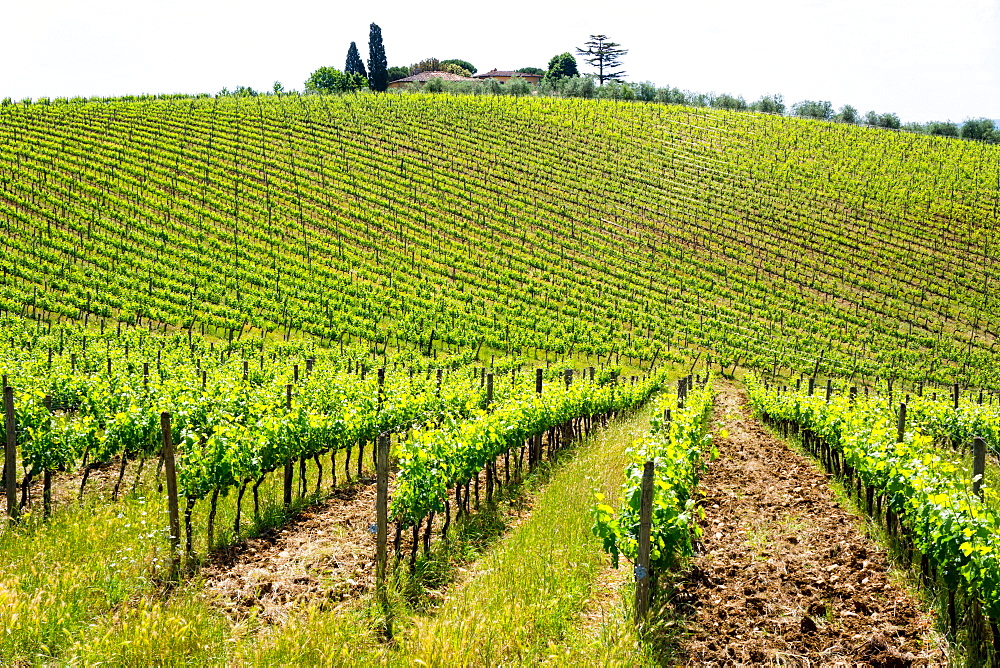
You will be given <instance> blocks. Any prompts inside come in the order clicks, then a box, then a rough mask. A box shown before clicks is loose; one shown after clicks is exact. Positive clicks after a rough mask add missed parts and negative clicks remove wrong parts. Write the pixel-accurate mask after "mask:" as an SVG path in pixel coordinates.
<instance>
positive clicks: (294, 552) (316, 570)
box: [202, 478, 375, 622]
mask: <svg viewBox="0 0 1000 668" xmlns="http://www.w3.org/2000/svg"><path fill="white" fill-rule="evenodd" d="M374 508H375V481H374V479H373V478H362V479H360V480H356V481H355V482H354V483H353V484H351V485H349V486H346V487H341V488H339V489H337V490H336V491H335V492H334V494H333V495H332V496H331V497H330V498H329V499H326V500H325V501H323V502H322V503H320V504H318V505H316V506H312V507H310V508H307V509H305V510H303V511H302V512H301V513H299V515H298V516H296V517H295V519H293V520H292V521H291V522H288V523H287V524H285V525H283V526H281V527H278V528H276V529H272V530H270V531H268V532H265V533H263V534H261V535H259V536H256V537H253V538H248V539H247V540H246V541H244V542H242V543H240V544H239V545H237V546H234V547H233V548H232V549H230V550H229V551H228V552H225V553H222V554H217V555H215V557H214V559H213V561H212V563H211V564H210V565H208V566H206V567H205V568H204V569H202V574H203V575H204V577H205V589H206V591H208V592H210V593H212V594H215V595H216V596H217V597H218V598H217V601H218V603H219V605H221V606H222V607H223V608H225V609H227V611H228V612H229V613H230V614H231V615H232V616H234V617H236V618H240V617H243V616H245V615H246V614H247V613H248V612H249V611H251V610H254V609H255V610H256V611H257V613H258V615H259V617H260V618H262V619H264V620H266V621H270V622H282V621H284V620H285V617H286V616H287V615H288V612H289V610H290V609H291V608H292V607H295V606H298V605H301V604H302V603H304V602H306V601H316V600H325V601H328V602H329V603H330V604H331V605H336V604H338V603H340V602H341V601H344V600H348V599H350V598H353V597H355V596H357V595H358V594H360V593H363V592H365V591H367V590H368V589H369V588H370V587H372V586H373V583H374V572H375V568H374V562H373V559H374V554H375V536H374V534H373V532H372V531H371V524H372V522H373V521H374V517H375V511H374Z"/></svg>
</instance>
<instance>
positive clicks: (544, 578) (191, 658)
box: [0, 411, 655, 665]
mask: <svg viewBox="0 0 1000 668" xmlns="http://www.w3.org/2000/svg"><path fill="white" fill-rule="evenodd" d="M648 419H649V415H648V411H641V412H640V413H639V414H636V415H634V416H632V417H628V418H624V419H619V420H615V421H613V422H612V423H611V424H610V425H609V427H608V429H606V430H598V431H597V432H595V433H594V434H593V435H592V436H591V437H589V438H588V439H586V440H585V441H583V442H582V443H580V444H578V445H577V446H574V448H573V449H571V450H568V451H564V452H563V453H562V454H561V456H560V457H559V458H558V461H556V462H555V463H552V464H551V465H550V464H548V463H546V464H545V465H543V466H542V467H541V468H540V470H539V471H538V472H537V473H536V474H534V475H532V476H530V477H529V478H528V479H527V480H526V482H525V484H524V486H523V487H522V488H520V489H511V490H504V491H501V492H500V493H499V495H498V503H497V507H496V508H495V509H488V508H487V507H486V504H485V503H484V504H483V507H482V511H481V512H479V513H476V514H474V515H472V516H470V517H468V518H466V519H465V520H463V521H462V522H460V523H458V524H457V525H454V528H455V530H453V531H452V532H451V536H450V537H449V540H447V541H440V540H438V541H436V542H435V543H434V544H433V546H432V550H431V552H430V553H429V554H427V555H422V556H421V557H420V558H419V560H418V564H417V568H416V571H415V573H413V574H409V573H408V572H407V569H406V567H405V562H404V565H403V567H402V568H401V569H399V571H398V572H397V575H396V576H395V579H394V582H393V585H392V588H391V589H392V591H391V594H390V596H391V604H392V610H393V615H394V621H395V628H396V632H397V633H396V640H395V642H394V643H386V642H384V641H383V639H382V638H381V634H380V629H381V628H382V624H383V617H382V614H381V610H380V609H378V607H377V606H376V605H375V604H374V602H373V601H372V599H371V598H367V597H366V598H363V599H360V600H356V601H352V602H349V603H347V604H345V605H340V606H338V607H336V608H332V607H330V606H328V605H325V604H323V603H319V602H318V603H316V604H312V605H307V606H304V607H303V608H301V609H299V610H296V611H295V612H294V613H293V615H292V617H291V618H290V619H289V621H288V622H287V623H285V624H283V625H280V626H268V625H265V624H263V623H262V622H260V621H258V620H257V619H256V618H255V617H254V616H253V615H251V616H250V617H248V618H246V619H243V620H240V621H236V620H232V619H229V618H227V617H226V616H225V615H224V614H222V612H220V610H219V609H218V608H217V607H215V606H213V605H212V602H211V600H210V598H209V596H208V594H206V591H205V589H204V587H203V586H202V583H201V582H200V581H199V579H198V576H197V574H196V573H195V574H193V575H189V576H188V577H187V578H186V579H185V580H183V581H182V582H181V583H180V584H179V585H172V584H170V583H169V582H168V581H167V575H168V573H169V568H168V560H169V553H168V549H167V541H166V537H165V533H164V532H165V528H164V527H165V526H166V524H167V522H166V507H165V502H164V498H163V496H162V495H160V494H157V493H155V485H156V482H155V480H153V472H152V471H153V470H154V469H155V467H150V466H148V467H146V475H145V476H144V479H143V481H142V482H141V483H140V485H139V487H138V493H135V494H127V495H125V497H124V498H123V499H121V500H120V501H119V502H118V503H109V502H108V501H107V499H105V498H104V495H103V493H98V492H97V491H96V489H91V490H88V495H87V500H86V502H85V503H84V504H77V503H68V504H65V505H62V506H60V507H58V508H57V510H56V513H55V515H54V516H53V518H52V519H51V520H50V521H48V522H43V521H41V518H39V517H38V516H36V515H30V514H29V515H28V516H27V517H26V518H25V519H24V521H23V522H22V524H21V525H20V526H18V527H16V528H12V529H11V528H9V529H7V530H5V531H3V532H2V533H0V573H2V575H0V624H2V626H3V628H4V629H5V630H6V633H4V634H0V662H2V663H4V664H7V665H9V664H34V663H52V662H55V663H60V664H63V663H72V664H81V665H93V664H104V665H149V664H165V665H206V664H209V665H211V664H252V665H275V664H284V665H288V664H298V665H372V664H380V663H384V664H406V665H412V664H414V663H416V662H423V663H424V664H428V665H455V664H456V663H460V664H470V665H491V664H496V663H503V664H511V663H516V664H526V663H551V664H555V665H635V664H636V662H637V661H644V662H646V663H650V664H653V663H655V662H654V661H653V660H652V655H651V653H650V650H649V649H647V648H645V646H644V645H642V644H641V643H640V642H639V639H638V638H637V636H636V634H635V631H634V627H633V625H632V622H631V619H630V611H629V606H628V605H626V604H625V599H626V598H628V594H627V592H628V589H629V588H628V586H627V585H626V586H624V587H622V593H625V594H626V596H624V597H622V596H619V595H616V596H617V598H616V599H612V601H613V602H612V603H611V604H610V605H608V604H607V603H605V604H604V605H605V607H606V608H607V609H606V610H605V611H604V612H603V617H602V618H601V621H600V623H599V624H594V623H593V622H591V623H590V624H586V623H584V618H583V616H582V613H583V611H584V609H585V608H586V607H588V606H591V607H592V606H593V605H595V604H594V603H593V602H592V600H591V599H592V598H594V597H595V596H596V595H597V594H599V592H598V591H597V590H596V589H595V587H596V586H597V584H596V583H597V582H598V581H599V576H601V574H602V571H603V570H605V569H607V568H608V563H609V562H608V558H607V556H606V555H605V554H604V552H603V551H602V549H601V545H600V542H599V541H598V540H597V539H596V538H595V537H594V536H593V535H592V533H591V523H592V519H591V516H590V506H591V505H592V503H593V494H594V492H596V491H600V492H601V493H603V494H605V495H606V496H609V497H611V498H616V496H617V494H618V493H619V487H620V484H621V479H622V472H623V471H624V467H625V463H626V455H625V451H626V449H627V448H628V446H629V445H630V443H631V442H632V440H633V438H635V437H636V436H638V435H639V434H641V433H643V432H644V431H645V430H647V429H648ZM342 462H343V459H342V457H341V458H338V468H340V469H341V472H342V466H343V463H342ZM310 466H311V468H310V470H309V478H310V479H311V480H313V484H314V476H315V470H314V468H312V464H310ZM130 472H131V471H130ZM272 478H273V480H269V481H268V482H266V483H265V484H264V485H263V486H262V487H261V492H262V496H261V501H262V513H261V517H260V519H259V521H258V522H255V521H254V519H253V507H252V499H251V497H250V495H249V493H248V494H247V496H246V497H245V498H244V505H243V517H244V527H245V528H244V529H243V531H241V535H243V536H246V535H250V534H253V533H256V532H259V531H261V530H263V529H265V528H267V527H269V526H275V525H278V524H280V523H282V522H283V521H285V515H284V514H283V513H282V512H280V508H279V507H277V505H276V504H277V503H278V501H279V499H280V496H279V495H280V493H281V492H280V487H281V481H280V476H272ZM324 479H325V480H326V481H327V482H326V484H325V486H326V485H328V484H329V480H330V478H329V471H328V467H327V471H326V473H325V478H324ZM341 479H342V473H341ZM126 480H131V478H127V479H126ZM310 490H312V486H310ZM234 497H235V495H234V494H233V495H230V496H229V497H226V498H223V499H220V506H219V512H218V518H217V529H216V540H217V542H219V543H221V544H229V543H232V542H234V541H235V540H236V537H234V536H233V534H232V520H233V517H234V513H235V498H234ZM309 500H310V497H306V498H305V499H303V500H302V501H301V502H300V503H307V502H308V501H309ZM511 509H514V510H519V511H521V512H511ZM207 512H208V507H207V503H199V504H198V506H196V508H195V517H194V527H195V548H196V553H198V554H199V555H202V556H203V555H204V550H205V523H206V516H207ZM521 517H523V518H524V519H523V521H521V520H520V519H519V518H521ZM512 522H513V523H515V524H516V526H515V527H514V528H513V529H512V528H511V524H512ZM517 522H520V523H519V524H517ZM199 558H200V557H199ZM623 568H625V569H626V570H627V569H628V565H627V564H625V565H623ZM622 577H624V578H625V579H626V580H627V579H628V578H627V573H626V574H624V575H623V576H622Z"/></svg>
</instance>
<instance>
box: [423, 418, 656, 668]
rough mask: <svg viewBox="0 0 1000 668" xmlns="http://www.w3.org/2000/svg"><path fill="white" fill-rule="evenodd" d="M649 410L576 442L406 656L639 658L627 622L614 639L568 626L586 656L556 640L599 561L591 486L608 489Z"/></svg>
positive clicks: (469, 661) (446, 659)
mask: <svg viewBox="0 0 1000 668" xmlns="http://www.w3.org/2000/svg"><path fill="white" fill-rule="evenodd" d="M648 418H649V416H648V412H647V411H641V412H640V413H639V414H638V415H636V416H634V417H631V418H628V419H625V420H622V421H618V422H616V423H615V424H613V425H612V426H611V427H610V428H609V429H607V430H605V431H602V432H601V433H599V434H597V435H596V436H594V437H593V438H591V439H589V440H588V442H586V443H585V444H583V445H581V446H580V447H579V450H578V451H577V453H576V455H575V456H574V457H573V458H572V459H571V460H570V461H568V462H566V463H565V465H564V466H563V467H562V468H561V470H559V471H558V472H557V473H556V474H555V475H553V477H552V479H551V481H550V482H549V484H548V486H547V487H546V488H545V489H544V490H543V491H542V493H541V494H540V495H539V496H538V498H537V500H536V503H535V506H534V508H533V509H532V513H531V517H530V518H529V519H528V520H527V521H525V522H524V523H523V524H522V525H520V526H519V527H518V528H517V529H515V530H514V532H513V533H512V534H511V535H510V536H509V537H508V538H507V539H506V540H504V541H503V542H502V543H501V544H500V545H499V546H498V547H497V549H496V550H494V551H493V552H491V553H490V554H488V555H487V556H486V557H485V558H484V559H482V560H481V561H480V562H479V564H477V568H476V577H474V578H473V579H472V580H471V581H470V582H469V583H468V584H467V585H466V586H464V587H462V588H460V589H459V590H458V591H457V592H455V594H454V598H452V599H451V600H449V601H448V602H447V603H445V604H444V606H443V607H442V609H441V610H440V612H439V613H438V614H437V615H434V616H433V617H430V618H427V619H425V620H420V621H418V622H417V623H416V624H415V626H414V629H413V632H412V637H411V639H410V640H409V642H408V643H407V645H406V652H405V653H406V655H407V659H408V660H409V661H413V662H416V661H418V660H419V661H421V662H423V663H425V664H428V665H494V664H501V663H502V664H510V663H537V662H539V661H545V660H558V659H559V657H560V656H564V657H566V658H569V657H572V659H573V661H572V662H573V663H576V662H577V661H581V660H583V661H586V662H588V663H590V662H596V663H598V664H601V665H607V664H608V663H609V662H610V663H615V658H616V657H617V658H619V659H621V660H622V661H623V662H627V663H629V664H631V665H635V664H636V663H639V662H641V656H640V655H639V654H638V650H639V645H638V643H637V640H636V637H635V633H634V631H632V629H631V626H629V625H628V624H621V626H622V628H621V629H619V630H620V631H621V632H620V633H619V634H616V635H615V637H603V638H602V636H601V634H600V633H599V632H597V631H595V634H594V636H592V637H591V636H588V635H587V634H584V635H579V634H577V635H576V636H575V640H576V641H578V642H580V643H582V644H584V645H585V646H586V647H587V652H586V653H585V655H584V653H580V652H577V651H574V647H573V646H572V644H571V645H570V646H566V645H565V644H564V643H565V641H566V640H567V639H568V637H569V636H570V635H571V634H575V633H576V629H577V628H578V627H579V626H580V624H581V618H580V615H581V612H582V611H583V608H584V606H585V605H586V604H587V601H588V599H589V598H590V596H591V594H592V588H593V586H594V581H595V579H596V578H597V575H598V573H599V572H600V571H601V570H602V569H603V568H605V567H606V565H607V563H608V562H607V556H606V555H605V554H604V552H603V550H602V548H601V544H600V541H599V540H598V539H597V538H596V537H595V536H594V535H593V533H592V532H591V527H592V525H593V518H592V517H591V514H590V507H591V505H592V504H593V498H594V496H593V494H594V491H595V490H596V491H600V492H601V493H603V494H605V495H606V496H609V497H612V498H613V497H615V496H617V494H618V493H619V487H620V485H621V476H622V471H623V470H624V469H625V465H626V463H627V458H626V456H625V451H626V449H627V448H628V446H629V445H630V444H631V442H632V440H633V439H634V438H636V437H638V436H639V435H641V434H643V433H645V432H647V431H648V429H649V419H648ZM620 621H621V620H609V623H611V624H615V623H617V622H620ZM560 645H562V646H561V647H560ZM626 660H627V661H626Z"/></svg>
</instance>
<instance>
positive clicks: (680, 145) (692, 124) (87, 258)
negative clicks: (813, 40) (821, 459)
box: [0, 95, 1000, 388]
mask: <svg viewBox="0 0 1000 668" xmlns="http://www.w3.org/2000/svg"><path fill="white" fill-rule="evenodd" d="M0 137H2V141H3V143H4V146H5V149H6V150H5V151H4V154H3V156H2V157H0V221H2V225H3V231H4V235H3V236H4V238H3V243H4V246H5V247H4V249H3V250H4V254H5V256H6V257H7V258H9V261H8V262H6V263H5V264H4V275H3V284H2V292H0V296H2V304H0V307H2V308H3V309H4V310H6V311H8V312H11V313H16V314H20V315H27V316H36V317H40V318H43V319H46V320H48V319H51V318H71V319H76V320H80V321H83V322H92V321H94V320H95V319H100V320H101V321H106V322H115V323H117V322H128V323H133V324H134V323H142V322H147V323H148V324H149V325H150V326H152V325H155V326H159V327H166V328H188V329H197V330H198V331H199V332H200V331H202V330H203V329H207V331H208V332H209V333H211V334H215V335H219V336H222V337H223V338H226V339H228V338H230V337H233V338H235V339H236V340H241V339H242V338H244V337H247V336H260V335H265V336H266V335H275V334H276V333H283V334H284V335H285V336H290V335H291V333H292V332H304V333H307V334H308V335H310V336H312V337H316V338H317V339H318V340H321V341H324V342H327V343H331V342H338V343H339V342H344V341H348V342H349V341H352V340H357V339H358V338H359V337H360V338H363V339H364V340H367V341H372V342H378V343H380V344H381V345H382V346H383V347H384V346H388V345H390V343H392V344H398V342H399V341H409V342H413V343H418V344H420V345H421V346H428V345H429V344H431V343H432V340H437V341H439V342H441V343H442V344H445V345H452V346H467V347H471V346H485V347H486V348H488V349H491V350H495V351H501V352H504V353H508V352H518V353H524V352H529V351H530V352H532V353H537V352H538V351H545V352H546V353H548V352H551V353H554V354H557V355H567V354H572V353H574V352H575V353H582V354H591V355H595V356H600V357H602V358H603V359H605V360H607V359H609V358H610V356H612V355H614V359H615V361H618V360H620V359H622V358H625V359H626V360H628V359H633V360H645V361H648V362H652V361H654V360H655V359H667V358H680V357H687V356H689V355H693V354H697V352H701V351H704V353H705V355H710V356H711V358H712V361H713V362H715V363H718V364H719V365H720V366H721V368H723V369H727V368H731V367H732V366H733V365H737V364H739V365H741V366H750V367H757V368H772V369H773V368H775V367H787V368H792V369H796V370H800V371H803V372H806V373H809V374H816V373H821V374H822V373H825V374H831V375H840V376H851V375H861V376H867V377H874V376H879V377H882V378H897V377H898V378H906V379H910V380H930V381H937V382H948V383H950V382H956V381H957V382H961V383H963V384H971V385H975V386H982V387H990V388H994V387H997V386H998V385H1000V380H998V378H997V377H996V369H995V365H992V364H990V363H989V362H990V359H991V352H992V350H993V346H994V345H995V342H996V339H997V336H998V335H1000V329H998V322H997V316H996V314H995V308H993V306H994V305H993V304H992V303H991V300H990V295H991V293H992V292H993V286H992V285H991V281H992V277H993V276H994V274H995V273H996V271H995V270H996V266H995V258H996V255H997V251H996V247H995V245H994V244H993V242H992V239H991V236H990V234H989V232H990V230H991V225H992V221H994V220H995V218H996V215H997V212H998V207H1000V191H998V185H1000V151H998V150H997V149H996V148H995V147H989V146H985V145H982V144H976V143H969V142H958V141H952V140H947V139H937V138H928V137H918V136H909V135H897V134H893V133H888V132H879V131H873V130H870V129H863V128H857V127H847V126H837V125H834V124H827V123H814V122H806V121H798V120H793V119H787V118H775V117H768V116H759V115H754V114H728V113H724V112H712V111H705V110H693V109H687V108H680V107H669V106H668V107H663V106H658V105H641V104H623V103H613V102H606V103H605V102H589V101H574V100H554V99H553V100H550V99H511V98H506V97H473V98H468V97H466V98H462V97H458V98H450V97H444V98H435V97H434V96H419V95H404V96H393V95H386V96H370V95H365V96H348V97H343V98H331V97H321V96H317V97H298V96H286V97H280V98H274V97H269V98H254V99H202V100H167V101H148V102H115V103H108V104H102V103H83V104H56V105H15V106H11V107H5V108H3V109H0ZM121 267H129V268H130V270H129V271H127V272H122V271H120V270H119V269H120V268H121Z"/></svg>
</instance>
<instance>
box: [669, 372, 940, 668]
mask: <svg viewBox="0 0 1000 668" xmlns="http://www.w3.org/2000/svg"><path fill="white" fill-rule="evenodd" d="M714 417H715V423H716V424H715V426H716V430H717V431H718V430H719V429H726V430H728V438H725V439H723V438H721V437H720V436H717V437H716V439H715V442H716V445H717V447H718V449H719V454H720V456H719V458H718V459H717V460H716V461H715V462H713V463H712V464H711V465H710V467H709V469H708V471H707V472H706V473H705V475H704V476H703V477H702V480H701V483H700V485H701V490H702V492H703V493H704V495H705V497H704V499H703V500H702V503H703V506H704V509H705V517H704V519H703V520H701V521H700V524H701V527H702V529H703V531H704V534H703V536H702V544H701V546H700V550H699V553H698V555H697V556H696V557H695V559H694V562H693V567H692V570H691V573H690V574H689V576H688V578H687V579H686V581H684V582H682V583H680V585H679V591H678V592H677V596H676V598H675V604H676V605H677V606H678V607H679V612H680V613H681V615H682V617H684V618H686V619H688V620H690V622H689V629H688V630H689V635H688V637H687V638H686V639H685V640H684V641H682V647H681V650H682V655H683V656H686V657H687V659H688V661H689V662H690V663H691V664H696V665H713V664H718V665H722V664H725V665H734V664H737V665H738V664H740V663H745V664H752V665H760V664H769V663H774V664H780V665H801V666H807V665H809V666H814V665H849V666H854V665H874V666H908V665H942V664H946V656H945V653H944V652H943V651H942V649H941V647H942V645H943V642H942V641H941V640H940V636H939V635H938V634H936V633H935V632H934V630H933V624H932V619H931V617H930V615H929V614H927V613H925V612H924V611H922V610H921V607H920V605H919V603H918V602H917V601H916V600H914V598H913V597H912V596H911V595H910V594H909V593H907V591H906V590H905V588H904V587H903V586H902V585H901V584H900V583H899V581H898V579H895V578H893V577H892V576H890V573H889V566H888V563H887V560H886V556H885V554H884V553H883V551H882V550H881V549H880V548H879V547H878V546H877V545H876V544H874V543H873V542H872V541H871V540H870V539H868V538H867V537H866V536H865V535H864V531H863V529H862V527H861V526H860V522H861V520H859V519H858V518H857V517H855V516H854V515H851V514H850V513H848V512H847V511H845V510H844V509H843V508H841V507H840V506H839V505H838V504H837V501H836V497H835V495H834V493H833V491H832V490H831V489H830V487H829V482H828V478H827V476H826V475H825V474H824V473H822V472H821V471H820V470H819V469H818V467H817V466H816V465H815V464H814V463H813V462H812V461H811V460H809V459H808V458H806V457H804V456H802V455H799V454H798V453H796V452H794V451H792V450H791V449H789V448H788V447H787V445H785V444H784V443H782V442H781V441H779V440H778V439H776V438H774V437H772V436H771V435H770V434H769V433H768V432H767V431H766V430H765V429H764V428H763V427H762V426H761V425H760V424H759V423H758V422H757V421H756V420H754V419H753V417H752V416H751V415H750V413H749V410H748V408H747V406H746V394H745V392H743V391H742V390H741V389H738V388H736V387H735V386H733V385H728V384H721V385H719V395H718V398H717V399H716V404H715V416H714Z"/></svg>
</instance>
